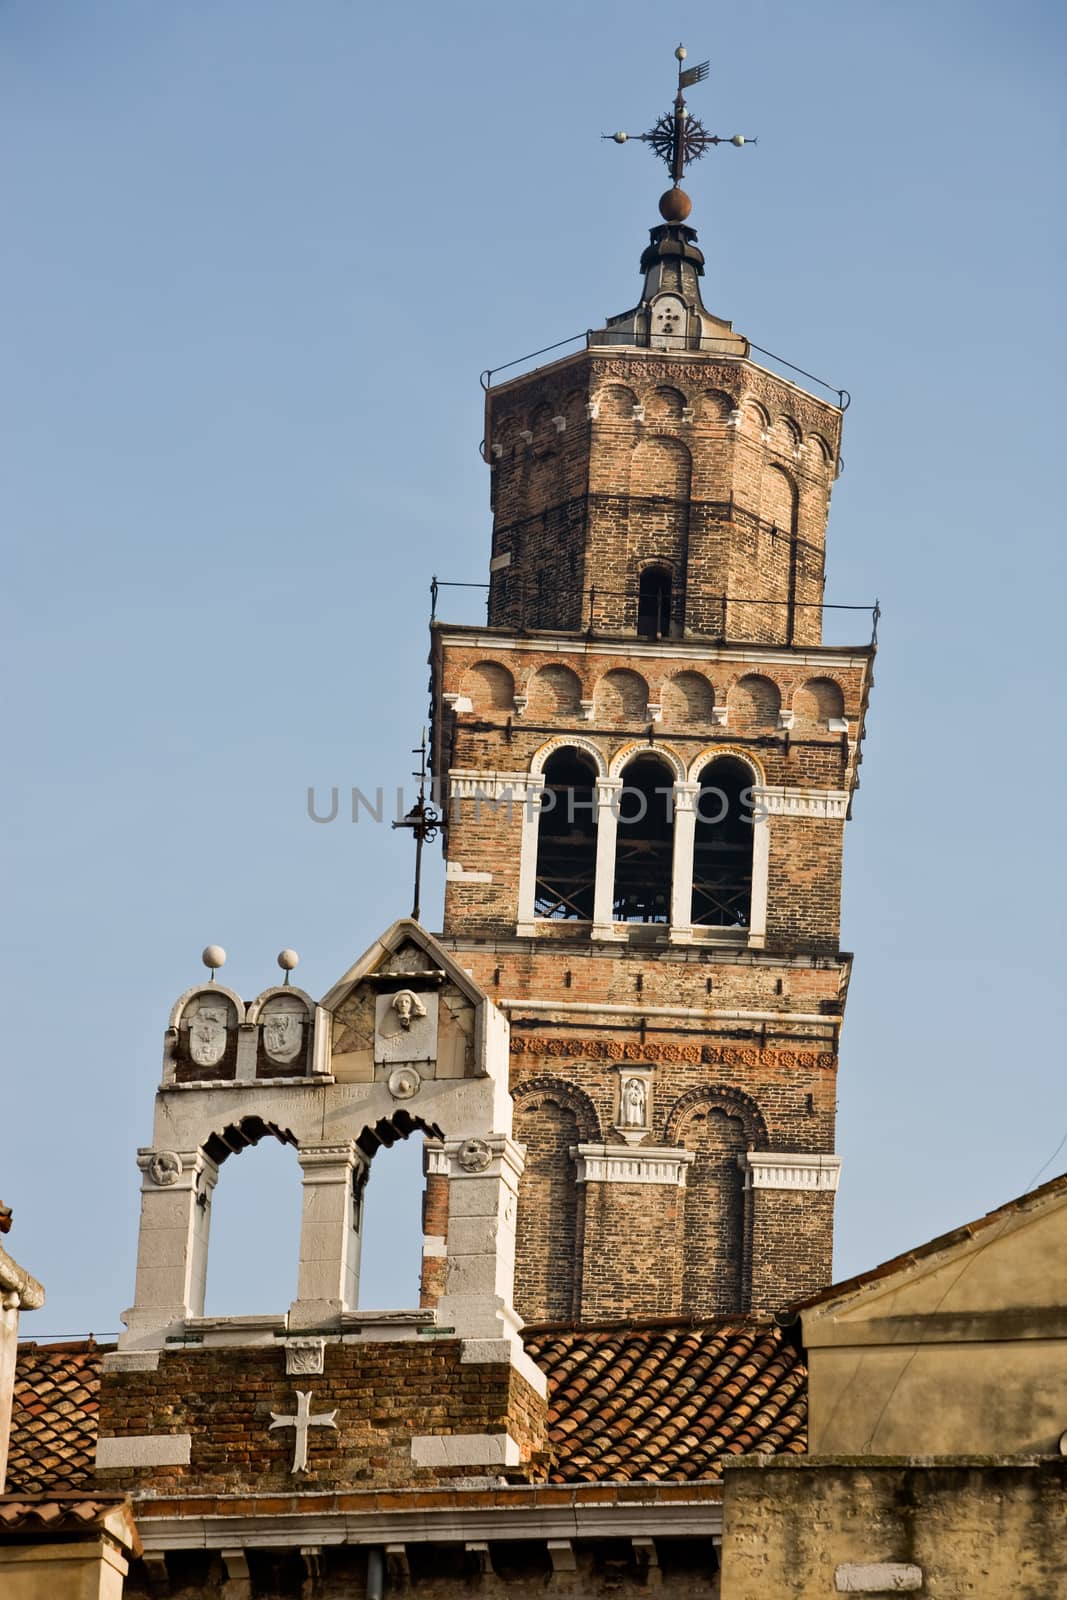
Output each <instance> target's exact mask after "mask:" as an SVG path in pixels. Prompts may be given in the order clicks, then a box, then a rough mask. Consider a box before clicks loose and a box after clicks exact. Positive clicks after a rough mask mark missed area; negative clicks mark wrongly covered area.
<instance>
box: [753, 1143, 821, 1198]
mask: <svg viewBox="0 0 1067 1600" xmlns="http://www.w3.org/2000/svg"><path fill="white" fill-rule="evenodd" d="M737 1163H738V1166H740V1167H741V1168H742V1170H743V1171H744V1174H745V1188H746V1189H814V1190H822V1191H824V1192H826V1193H830V1194H833V1193H834V1191H835V1190H836V1188H837V1182H838V1179H839V1177H840V1176H841V1157H840V1156H829V1155H828V1156H818V1155H802V1154H797V1153H796V1152H795V1151H784V1150H747V1151H746V1152H745V1154H744V1155H742V1156H738V1158H737Z"/></svg>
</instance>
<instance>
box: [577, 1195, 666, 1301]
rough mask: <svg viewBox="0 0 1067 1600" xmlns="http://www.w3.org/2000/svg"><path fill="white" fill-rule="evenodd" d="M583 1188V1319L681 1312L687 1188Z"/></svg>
mask: <svg viewBox="0 0 1067 1600" xmlns="http://www.w3.org/2000/svg"><path fill="white" fill-rule="evenodd" d="M582 1187H583V1188H584V1190H585V1196H584V1199H585V1204H584V1216H583V1243H582V1260H581V1274H582V1281H581V1303H580V1309H579V1315H580V1317H581V1319H582V1320H583V1321H587V1322H595V1321H596V1320H597V1319H598V1318H601V1317H608V1318H617V1317H623V1316H625V1317H631V1316H632V1317H640V1316H656V1315H661V1314H669V1313H671V1312H678V1311H679V1310H680V1309H681V1294H682V1259H681V1251H680V1250H679V1238H680V1232H681V1228H680V1224H681V1220H682V1215H683V1209H682V1208H683V1205H684V1195H685V1191H684V1189H679V1188H677V1187H676V1186H675V1185H673V1184H658V1183H657V1184H651V1183H586V1184H584V1185H583V1186H582Z"/></svg>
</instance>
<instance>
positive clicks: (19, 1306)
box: [0, 1248, 44, 1311]
mask: <svg viewBox="0 0 1067 1600" xmlns="http://www.w3.org/2000/svg"><path fill="white" fill-rule="evenodd" d="M0 1303H2V1305H3V1308H4V1310H5V1311H18V1310H22V1311H36V1310H37V1309H38V1308H39V1307H40V1306H43V1305H44V1288H43V1287H42V1285H41V1284H39V1283H38V1282H37V1279H36V1278H31V1277H30V1275H29V1273H28V1272H26V1271H24V1270H23V1268H22V1267H20V1266H19V1264H18V1262H17V1261H15V1260H13V1259H12V1257H11V1256H9V1255H8V1253H7V1251H6V1250H4V1249H2V1248H0Z"/></svg>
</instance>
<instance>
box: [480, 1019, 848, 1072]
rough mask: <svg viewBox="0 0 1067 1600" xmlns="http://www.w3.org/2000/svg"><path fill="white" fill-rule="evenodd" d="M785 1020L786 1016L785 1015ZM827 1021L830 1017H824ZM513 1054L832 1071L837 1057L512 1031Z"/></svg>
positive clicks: (814, 1052) (817, 1052)
mask: <svg viewBox="0 0 1067 1600" xmlns="http://www.w3.org/2000/svg"><path fill="white" fill-rule="evenodd" d="M786 1020H788V1019H786ZM826 1020H827V1021H830V1020H833V1019H829V1018H828V1019H826ZM511 1053H512V1055H513V1056H521V1055H531V1056H548V1057H559V1056H567V1057H570V1058H571V1059H574V1058H575V1057H578V1058H584V1059H585V1060H592V1061H653V1062H655V1061H662V1062H666V1063H673V1062H688V1063H690V1064H691V1065H694V1066H695V1065H698V1064H702V1065H704V1066H738V1067H788V1068H797V1069H800V1070H801V1071H810V1070H811V1069H813V1068H816V1067H818V1068H821V1069H822V1070H823V1071H826V1072H832V1071H833V1070H834V1068H835V1067H836V1066H837V1058H836V1056H834V1054H833V1053H832V1052H831V1051H829V1050H816V1049H815V1048H812V1049H810V1050H786V1049H781V1050H778V1049H772V1048H766V1049H762V1050H761V1049H760V1048H759V1046H758V1045H738V1044H685V1043H674V1042H673V1041H670V1040H668V1041H666V1042H665V1043H662V1044H659V1043H655V1042H651V1041H650V1042H648V1043H646V1044H641V1043H639V1042H638V1041H637V1040H636V1039H627V1040H625V1041H623V1040H622V1039H572V1038H569V1037H558V1038H557V1037H553V1036H549V1037H547V1038H539V1037H538V1036H537V1035H530V1034H520V1033H513V1034H512V1036H511Z"/></svg>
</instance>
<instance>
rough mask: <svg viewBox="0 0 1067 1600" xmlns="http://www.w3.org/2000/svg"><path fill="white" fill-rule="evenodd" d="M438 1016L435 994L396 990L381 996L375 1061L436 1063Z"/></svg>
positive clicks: (424, 991)
mask: <svg viewBox="0 0 1067 1600" xmlns="http://www.w3.org/2000/svg"><path fill="white" fill-rule="evenodd" d="M437 1012H438V995H437V992H436V990H422V991H419V990H415V989H396V990H394V991H393V992H392V993H391V994H380V995H379V996H378V999H377V1003H376V1006H375V1030H374V1032H375V1038H374V1059H375V1061H377V1062H380V1063H389V1062H397V1061H433V1060H434V1059H435V1058H436V1055H437Z"/></svg>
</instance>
